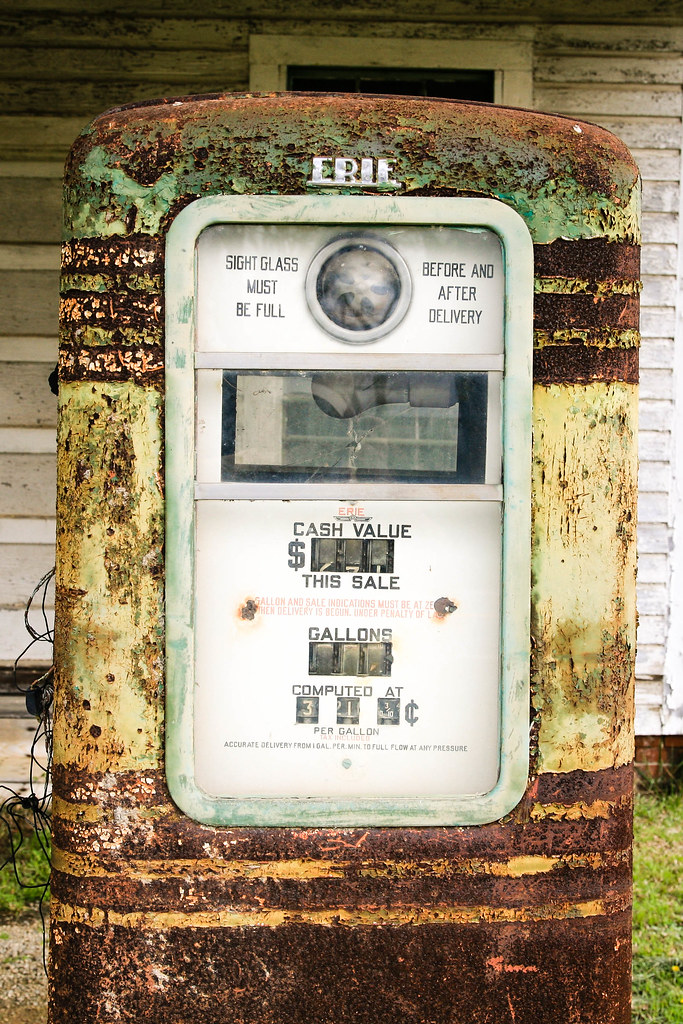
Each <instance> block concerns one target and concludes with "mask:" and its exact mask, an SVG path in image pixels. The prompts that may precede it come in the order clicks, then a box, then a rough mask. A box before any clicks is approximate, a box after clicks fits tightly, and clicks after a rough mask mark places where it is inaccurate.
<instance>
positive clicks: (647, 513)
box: [638, 492, 670, 523]
mask: <svg viewBox="0 0 683 1024" xmlns="http://www.w3.org/2000/svg"><path fill="white" fill-rule="evenodd" d="M669 514H670V501H669V495H668V494H647V493H646V492H641V494H640V495H639V496H638V518H639V520H640V521H641V522H643V523H666V522H667V521H668V519H669Z"/></svg>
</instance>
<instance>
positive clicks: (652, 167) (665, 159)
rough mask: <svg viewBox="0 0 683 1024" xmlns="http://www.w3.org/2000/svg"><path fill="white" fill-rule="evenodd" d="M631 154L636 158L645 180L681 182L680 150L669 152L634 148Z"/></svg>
mask: <svg viewBox="0 0 683 1024" xmlns="http://www.w3.org/2000/svg"><path fill="white" fill-rule="evenodd" d="M631 153H632V155H633V156H634V157H635V160H636V163H637V164H638V167H639V168H640V173H641V174H642V176H643V179H644V180H646V179H652V180H654V181H674V182H678V181H679V180H680V173H681V157H680V153H679V152H678V150H676V149H672V150H670V151H669V152H667V151H665V150H661V149H641V148H640V147H639V146H633V147H632V148H631Z"/></svg>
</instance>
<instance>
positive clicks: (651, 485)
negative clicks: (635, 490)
mask: <svg viewBox="0 0 683 1024" xmlns="http://www.w3.org/2000/svg"><path fill="white" fill-rule="evenodd" d="M638 486H639V488H640V490H641V491H647V492H648V493H652V492H653V491H661V492H664V493H668V491H669V489H670V487H671V465H670V463H668V462H645V461H644V460H642V459H641V462H640V468H639V470H638Z"/></svg>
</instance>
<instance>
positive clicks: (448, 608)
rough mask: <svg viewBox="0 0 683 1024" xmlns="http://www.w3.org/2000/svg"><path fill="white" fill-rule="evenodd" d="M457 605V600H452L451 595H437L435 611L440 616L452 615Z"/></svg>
mask: <svg viewBox="0 0 683 1024" xmlns="http://www.w3.org/2000/svg"><path fill="white" fill-rule="evenodd" d="M457 607H458V606H457V604H456V603H455V601H451V599H450V597H437V599H436V601H435V602H434V611H435V612H436V614H437V615H439V616H444V615H451V614H452V612H454V611H455V610H456V608H457Z"/></svg>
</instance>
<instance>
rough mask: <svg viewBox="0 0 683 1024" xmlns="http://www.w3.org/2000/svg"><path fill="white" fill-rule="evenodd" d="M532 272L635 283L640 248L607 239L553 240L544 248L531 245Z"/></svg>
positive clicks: (638, 270) (638, 269)
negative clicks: (532, 250) (532, 247)
mask: <svg viewBox="0 0 683 1024" xmlns="http://www.w3.org/2000/svg"><path fill="white" fill-rule="evenodd" d="M534 270H535V273H536V274H537V275H538V276H539V277H581V278H588V279H589V280H591V281H609V280H615V281H619V280H626V281H628V280H631V281H636V280H637V279H638V278H639V276H640V247H639V246H637V245H631V244H629V243H626V242H610V241H608V240H607V239H606V238H577V239H573V240H569V239H566V238H556V239H555V241H554V242H550V243H549V244H547V245H535V246H534Z"/></svg>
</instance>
